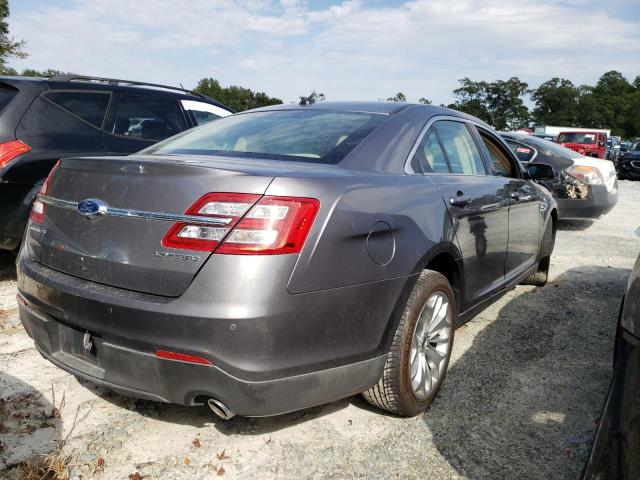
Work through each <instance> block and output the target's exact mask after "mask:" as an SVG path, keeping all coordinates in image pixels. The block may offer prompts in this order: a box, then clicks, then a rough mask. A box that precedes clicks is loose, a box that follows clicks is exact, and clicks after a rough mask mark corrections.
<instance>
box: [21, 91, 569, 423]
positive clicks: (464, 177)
mask: <svg viewBox="0 0 640 480" xmlns="http://www.w3.org/2000/svg"><path fill="white" fill-rule="evenodd" d="M549 175H550V168H549V167H548V166H547V167H546V168H545V166H544V165H539V166H537V167H536V168H533V169H531V172H530V173H527V172H525V171H524V170H523V169H522V168H521V167H520V165H519V163H518V161H517V159H516V157H515V156H514V155H513V154H512V152H511V151H510V150H509V147H508V146H507V145H506V144H505V143H504V142H503V141H502V140H501V139H500V137H499V136H498V135H496V133H495V132H494V131H493V130H492V129H491V128H490V127H489V126H487V125H486V124H484V123H482V122H480V121H479V120H477V119H475V118H473V117H470V116H467V115H465V114H462V113H459V112H455V111H451V110H447V109H444V108H439V107H434V106H427V105H411V104H398V103H382V102H374V103H329V102H322V103H321V104H314V105H299V106H298V105H285V106H277V107H267V108H263V109H258V110H253V111H249V112H245V113H242V114H237V115H233V116H230V117H227V118H223V119H221V120H219V121H216V122H213V123H211V124H208V125H205V126H202V127H199V128H197V129H195V130H192V131H189V132H185V133H183V134H179V135H178V136H175V137H173V138H171V139H168V140H166V141H164V142H161V143H159V144H157V145H156V146H153V147H151V148H149V149H147V150H144V151H142V152H141V153H140V154H137V155H133V156H128V157H120V158H118V157H115V158H114V157H110V158H67V159H64V160H62V161H61V162H60V163H59V164H58V166H57V167H56V168H55V170H54V171H53V173H52V174H51V175H50V176H49V178H48V179H47V181H46V182H45V185H44V186H43V189H42V191H41V193H40V194H39V196H38V198H37V201H36V203H35V205H34V208H33V211H32V214H31V220H30V223H29V226H28V229H27V230H28V233H27V236H26V239H25V242H24V244H23V247H22V249H21V252H20V255H19V258H18V276H19V279H18V289H19V296H18V300H19V304H20V318H21V320H22V322H23V324H24V326H25V328H26V330H27V332H28V333H29V335H30V336H31V337H32V338H33V339H34V341H35V344H36V346H37V348H38V349H39V351H40V352H41V353H42V355H43V356H44V357H46V358H47V359H49V360H50V361H51V362H53V363H54V364H56V365H58V366H59V367H61V368H63V369H65V370H67V371H69V372H72V373H73V374H75V375H77V376H80V377H84V378H86V379H89V380H90V381H92V382H95V383H97V384H100V385H104V386H106V387H108V388H111V389H113V390H116V391H119V392H122V393H124V394H126V395H131V396H134V397H141V398H146V399H152V400H157V401H162V402H174V403H179V404H186V405H199V404H204V403H207V404H208V405H209V407H210V408H211V409H212V410H213V411H214V412H215V413H216V414H218V415H219V416H221V417H223V418H230V417H231V416H233V415H234V414H239V415H245V416H263V415H273V414H279V413H284V412H288V411H292V410H297V409H302V408H306V407H310V406H313V405H319V404H322V403H326V402H331V401H334V400H337V399H340V398H344V397H347V396H350V395H353V394H357V393H360V392H364V396H365V398H366V399H367V400H368V401H370V402H371V403H373V404H374V405H377V406H379V407H381V408H383V409H386V410H388V411H390V412H394V413H396V414H400V415H407V416H410V415H416V414H418V413H420V412H422V411H424V410H425V409H426V408H427V406H428V405H429V403H430V402H431V401H432V399H433V398H434V396H435V395H436V393H437V392H438V389H439V388H440V386H441V384H442V381H443V379H444V376H445V372H446V370H447V365H448V362H449V357H450V355H451V348H452V344H453V337H454V329H455V328H456V327H457V326H459V325H461V324H462V323H464V322H466V321H468V320H469V319H471V318H472V317H473V316H474V315H476V314H477V313H478V312H479V311H481V310H482V309H483V308H485V307H486V306H488V305H489V304H491V303H492V302H493V301H494V300H496V299H497V298H498V297H499V296H500V295H502V294H503V293H505V292H506V291H507V290H508V289H510V288H512V287H514V286H515V285H517V284H518V283H521V282H527V283H533V284H538V285H542V284H544V283H545V282H546V278H547V271H548V269H549V262H550V257H551V253H552V250H553V244H554V237H555V226H556V220H557V209H556V203H555V201H554V199H553V197H552V196H551V195H549V193H548V192H547V190H546V189H544V188H543V187H541V186H539V185H537V184H536V183H535V182H534V181H533V180H532V178H537V179H544V178H548V177H549ZM505 348H508V346H505Z"/></svg>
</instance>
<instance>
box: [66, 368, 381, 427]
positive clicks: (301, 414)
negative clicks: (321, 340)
mask: <svg viewBox="0 0 640 480" xmlns="http://www.w3.org/2000/svg"><path fill="white" fill-rule="evenodd" d="M77 380H78V382H79V383H80V385H81V386H83V387H84V388H86V389H88V390H90V391H91V392H93V393H94V394H96V395H97V396H99V397H100V398H102V399H103V400H106V401H108V402H109V403H112V404H113V405H115V406H117V407H119V408H124V409H126V410H129V411H132V412H136V413H138V414H140V415H143V416H145V417H148V418H153V419H157V420H160V421H162V422H168V423H176V424H181V425H189V426H192V427H196V428H201V427H204V426H207V425H210V426H213V427H214V428H216V429H217V430H218V431H219V432H220V433H222V434H224V435H262V434H266V433H272V432H275V431H278V430H282V429H284V428H287V427H291V426H293V425H297V424H299V423H302V422H307V421H310V420H314V419H317V418H320V417H323V416H325V415H330V414H332V413H334V412H336V411H338V410H342V409H343V408H346V407H348V406H349V404H350V403H353V404H355V405H357V406H361V403H359V401H358V397H359V396H358V397H352V398H347V399H344V400H339V401H337V402H333V403H328V404H325V405H319V406H317V407H312V408H308V409H305V410H299V411H296V412H291V413H286V414H283V415H276V416H272V417H233V418H232V419H230V420H223V419H221V418H219V417H217V416H216V415H215V414H214V413H213V412H212V411H211V410H210V409H209V408H208V407H206V406H195V407H189V406H185V405H176V404H167V403H161V402H156V401H152V400H142V399H135V398H132V397H125V396H123V395H120V394H119V393H116V392H113V391H111V390H109V389H107V388H104V387H101V386H98V385H96V384H94V383H92V382H90V381H88V380H83V379H80V378H77ZM362 402H363V403H366V402H365V401H364V400H362ZM366 405H367V406H368V405H369V404H366ZM364 408H368V407H364Z"/></svg>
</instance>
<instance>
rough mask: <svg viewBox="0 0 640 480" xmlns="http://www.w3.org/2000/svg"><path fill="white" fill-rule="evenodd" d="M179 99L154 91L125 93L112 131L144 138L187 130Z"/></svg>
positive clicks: (158, 138)
mask: <svg viewBox="0 0 640 480" xmlns="http://www.w3.org/2000/svg"><path fill="white" fill-rule="evenodd" d="M186 128H187V124H186V121H185V118H184V115H183V114H182V110H181V109H180V105H179V104H178V101H177V100H175V99H172V98H163V97H156V96H151V95H130V94H123V95H121V96H120V101H119V102H118V106H117V109H116V112H115V120H114V123H113V125H112V126H111V128H110V131H111V133H114V134H116V135H123V136H127V137H132V138H137V139H142V140H163V139H165V138H167V137H170V136H172V135H175V134H176V133H180V132H182V131H183V130H186Z"/></svg>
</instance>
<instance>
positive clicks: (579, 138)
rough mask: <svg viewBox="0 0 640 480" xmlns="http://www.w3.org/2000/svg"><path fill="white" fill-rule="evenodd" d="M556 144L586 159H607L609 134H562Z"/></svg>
mask: <svg viewBox="0 0 640 480" xmlns="http://www.w3.org/2000/svg"><path fill="white" fill-rule="evenodd" d="M556 142H557V143H559V144H560V145H562V146H563V147H566V148H570V149H571V150H574V151H576V152H578V153H579V154H580V155H584V156H586V157H595V158H602V159H605V158H607V134H606V133H604V132H562V133H561V134H560V135H558V139H557V140H556Z"/></svg>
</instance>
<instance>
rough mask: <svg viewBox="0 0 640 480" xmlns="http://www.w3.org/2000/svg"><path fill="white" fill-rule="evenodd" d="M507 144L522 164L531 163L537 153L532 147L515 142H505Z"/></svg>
mask: <svg viewBox="0 0 640 480" xmlns="http://www.w3.org/2000/svg"><path fill="white" fill-rule="evenodd" d="M505 142H506V144H507V145H509V148H510V149H511V151H512V152H513V153H515V154H516V157H518V160H520V161H521V162H522V163H529V162H530V161H531V159H532V158H533V156H534V155H535V153H536V151H535V150H534V149H533V148H532V147H530V146H528V145H525V144H524V143H519V142H514V141H513V140H505Z"/></svg>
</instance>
